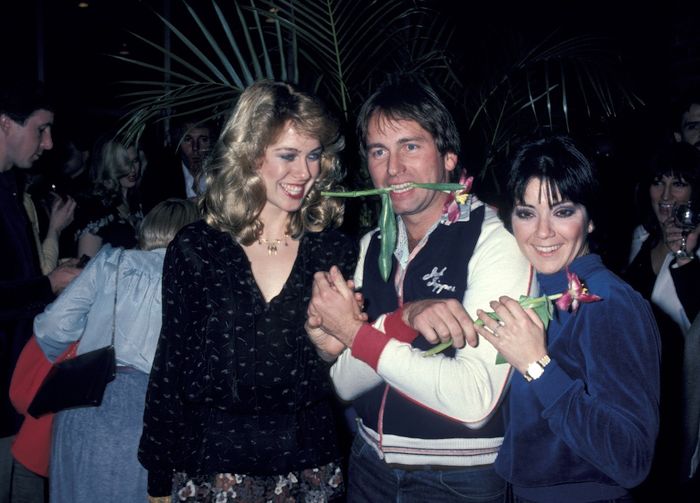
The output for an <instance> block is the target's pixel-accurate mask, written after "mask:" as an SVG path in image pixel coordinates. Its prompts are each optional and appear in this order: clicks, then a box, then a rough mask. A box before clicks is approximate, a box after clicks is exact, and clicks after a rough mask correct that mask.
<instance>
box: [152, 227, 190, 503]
mask: <svg viewBox="0 0 700 503" xmlns="http://www.w3.org/2000/svg"><path fill="white" fill-rule="evenodd" d="M183 255H184V254H183V252H182V250H181V248H180V247H179V242H178V241H177V238H176V240H175V241H173V242H172V243H171V244H170V246H169V248H168V251H167V252H166V255H165V261H164V265H163V303H162V305H163V324H162V327H161V332H160V337H159V339H158V346H157V349H156V354H155V357H154V360H153V367H152V368H151V374H150V378H149V383H148V391H147V393H146V407H145V410H144V416H143V433H142V435H141V442H140V445H139V453H138V458H139V461H140V462H141V464H142V465H143V466H144V468H146V470H148V493H149V494H150V495H151V496H166V495H169V494H170V492H171V489H172V476H173V473H174V470H175V467H176V466H177V465H178V443H179V441H180V439H181V438H182V434H181V432H182V431H183V429H184V427H185V418H184V415H183V400H182V395H181V389H180V385H179V382H180V379H179V375H180V369H181V368H182V365H181V359H182V357H183V355H184V354H186V353H185V350H184V343H183V340H184V338H185V337H186V333H187V327H188V326H189V323H188V309H187V306H188V305H189V304H188V300H187V292H193V294H195V295H196V292H198V291H199V290H198V287H197V286H196V285H194V284H192V281H191V280H192V277H191V276H192V275H191V274H189V273H188V270H187V269H188V264H187V262H186V260H185V259H184V256H183Z"/></svg>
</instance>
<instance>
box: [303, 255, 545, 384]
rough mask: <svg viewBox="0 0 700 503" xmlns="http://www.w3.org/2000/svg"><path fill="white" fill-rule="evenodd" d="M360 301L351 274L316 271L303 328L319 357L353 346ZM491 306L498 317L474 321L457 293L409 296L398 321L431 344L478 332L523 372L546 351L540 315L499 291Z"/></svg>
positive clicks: (457, 342) (471, 338) (467, 340)
mask: <svg viewBox="0 0 700 503" xmlns="http://www.w3.org/2000/svg"><path fill="white" fill-rule="evenodd" d="M363 302H364V299H363V297H362V295H361V294H359V293H357V292H355V291H354V283H353V282H352V280H347V281H346V280H345V278H343V275H342V273H341V272H340V270H339V269H338V268H337V267H335V266H333V267H332V268H331V270H330V271H328V272H324V271H322V272H317V273H316V274H315V275H314V284H313V287H312V296H311V301H310V302H309V306H308V310H307V316H308V319H307V322H306V326H305V328H306V331H307V333H308V335H309V338H310V339H311V341H312V342H313V343H314V345H315V346H316V348H317V350H318V353H319V355H320V356H321V357H322V358H324V359H325V360H327V361H333V360H334V359H335V358H336V357H337V356H338V355H339V354H340V353H342V352H343V351H344V350H345V348H350V347H352V344H353V342H354V340H355V336H356V335H357V332H358V331H359V330H360V328H362V325H363V324H364V323H366V321H367V315H366V313H364V312H362V309H363ZM490 306H491V308H492V309H493V310H494V311H495V312H496V313H497V314H498V315H499V317H500V319H501V321H500V322H498V321H496V320H494V319H492V318H490V317H489V316H488V315H487V314H486V313H485V312H484V311H482V310H478V311H477V315H478V317H479V319H480V320H481V322H483V326H479V325H476V324H475V323H474V321H473V320H472V319H471V317H470V316H469V314H468V313H467V312H466V310H465V309H464V306H463V305H462V303H461V302H459V301H458V300H456V299H425V300H419V301H415V302H407V303H405V304H404V305H403V309H402V321H403V322H404V323H405V324H406V325H408V326H410V327H411V328H413V329H414V330H416V331H418V332H420V333H421V335H423V337H425V339H426V340H427V341H428V342H430V343H431V344H438V343H440V342H447V341H450V340H451V341H452V345H453V346H454V347H455V348H458V349H459V348H463V347H464V346H465V345H466V344H468V345H470V346H472V347H476V345H477V344H478V336H479V335H481V336H482V337H484V338H486V339H487V340H488V341H489V342H490V343H491V345H493V346H494V347H495V348H496V350H498V352H499V353H501V355H502V356H503V357H504V358H506V360H508V361H509V362H510V363H511V364H512V365H513V366H514V367H515V368H517V369H518V370H520V371H521V372H525V370H526V369H527V365H528V364H529V363H530V362H533V361H536V360H537V359H539V358H541V357H542V355H544V354H546V336H545V331H544V326H543V324H542V321H541V320H540V319H539V317H538V316H537V314H536V313H535V312H534V311H532V310H531V309H526V310H524V309H523V308H522V307H521V306H520V304H519V303H518V302H517V301H516V300H514V299H511V298H510V297H506V296H503V297H500V298H499V300H498V301H492V302H491V303H490Z"/></svg>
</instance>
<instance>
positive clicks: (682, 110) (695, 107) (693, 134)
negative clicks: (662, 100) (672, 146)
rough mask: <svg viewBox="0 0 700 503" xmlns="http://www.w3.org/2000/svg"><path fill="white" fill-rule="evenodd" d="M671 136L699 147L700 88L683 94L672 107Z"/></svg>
mask: <svg viewBox="0 0 700 503" xmlns="http://www.w3.org/2000/svg"><path fill="white" fill-rule="evenodd" d="M673 121H674V122H673V137H674V138H675V140H676V141H678V142H680V141H684V142H686V143H690V144H691V145H692V146H694V147H695V148H697V149H700V90H697V89H694V90H690V91H688V92H686V93H684V94H683V96H682V97H681V99H680V100H678V102H677V103H676V106H675V107H674V114H673Z"/></svg>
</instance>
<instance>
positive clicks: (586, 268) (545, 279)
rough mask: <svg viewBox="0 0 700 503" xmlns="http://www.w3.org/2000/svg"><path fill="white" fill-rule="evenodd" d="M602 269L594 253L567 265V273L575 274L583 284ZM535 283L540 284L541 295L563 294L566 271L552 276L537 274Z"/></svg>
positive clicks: (598, 258) (600, 261)
mask: <svg viewBox="0 0 700 503" xmlns="http://www.w3.org/2000/svg"><path fill="white" fill-rule="evenodd" d="M604 268H605V266H604V265H603V261H602V260H601V259H600V256H599V255H596V254H595V253H589V254H588V255H584V256H583V257H578V258H576V259H574V261H573V262H572V263H571V264H569V271H570V272H574V273H576V275H577V276H578V277H579V278H581V280H582V281H583V282H584V283H585V282H586V279H587V278H588V277H589V276H591V275H592V274H593V273H594V272H596V271H598V270H600V269H604ZM537 281H538V282H539V284H540V288H541V289H542V293H545V294H547V295H553V294H556V293H561V292H564V291H565V290H566V289H567V288H568V286H569V285H568V280H567V277H566V269H562V270H560V271H557V272H555V273H552V274H542V273H539V272H538V273H537Z"/></svg>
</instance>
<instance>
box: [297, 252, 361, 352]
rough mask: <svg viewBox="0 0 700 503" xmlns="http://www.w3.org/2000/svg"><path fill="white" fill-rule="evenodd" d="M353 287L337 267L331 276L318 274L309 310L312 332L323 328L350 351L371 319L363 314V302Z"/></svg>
mask: <svg viewBox="0 0 700 503" xmlns="http://www.w3.org/2000/svg"><path fill="white" fill-rule="evenodd" d="M351 285H352V283H348V282H346V281H345V278H343V274H342V273H341V272H340V269H338V268H337V267H336V266H333V267H331V270H330V271H329V272H323V271H320V272H317V273H316V274H314V284H313V287H312V289H311V292H312V295H311V302H309V308H308V314H309V321H310V323H311V328H312V330H315V329H316V328H320V329H322V330H323V332H325V333H326V334H327V335H331V336H333V337H335V338H336V339H337V340H338V341H339V342H341V343H342V344H343V345H344V346H347V347H351V346H352V343H353V341H354V339H355V335H356V334H357V331H358V330H359V329H360V328H361V327H362V324H363V323H364V320H366V319H367V317H366V315H365V314H364V313H363V312H362V311H361V310H360V305H361V303H362V298H361V297H358V296H357V295H356V294H355V292H354V291H353V289H352V287H351ZM307 325H308V324H307ZM307 331H308V330H307ZM316 334H317V333H316ZM309 336H310V337H312V336H311V334H310V335H309ZM312 341H314V337H312Z"/></svg>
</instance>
